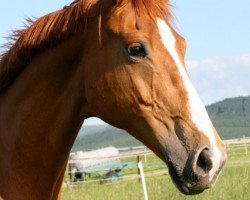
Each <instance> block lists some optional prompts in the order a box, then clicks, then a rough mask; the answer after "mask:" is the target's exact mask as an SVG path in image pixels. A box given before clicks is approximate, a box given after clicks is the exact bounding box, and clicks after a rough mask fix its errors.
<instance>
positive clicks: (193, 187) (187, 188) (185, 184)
mask: <svg viewBox="0 0 250 200" xmlns="http://www.w3.org/2000/svg"><path fill="white" fill-rule="evenodd" d="M169 174H170V177H171V178H172V180H173V182H174V184H175V186H176V187H177V188H178V190H179V191H180V192H181V193H182V194H185V195H197V194H200V193H202V192H203V191H204V190H206V189H209V188H210V187H211V186H212V185H210V184H209V185H204V184H201V183H199V181H198V182H193V183H191V182H190V181H188V180H187V181H183V178H182V177H181V176H180V175H178V173H176V172H175V171H174V170H173V169H170V168H169Z"/></svg>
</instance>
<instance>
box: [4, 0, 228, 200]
mask: <svg viewBox="0 0 250 200" xmlns="http://www.w3.org/2000/svg"><path fill="white" fill-rule="evenodd" d="M13 39H14V40H13V42H12V44H11V45H10V46H9V49H8V51H6V53H5V54H4V55H2V57H1V61H0V199H5V200H28V199H31V200H34V199H38V200H40V199H46V200H47V199H56V198H57V196H58V193H59V190H60V186H61V183H62V180H63V175H64V172H65V166H66V163H67V159H68V155H69V152H70V149H71V147H72V145H73V143H74V140H75V138H76V135H77V133H78V131H79V128H80V127H81V124H82V122H83V121H84V120H85V119H86V118H88V117H91V116H96V117H99V118H101V119H103V120H104V121H106V122H107V123H109V124H112V125H114V126H116V127H119V128H122V129H125V130H127V131H128V132H129V133H130V134H131V135H133V136H134V137H135V138H137V139H138V140H140V141H141V142H143V143H144V144H145V145H146V146H148V147H149V148H150V149H151V150H152V151H153V152H154V153H155V154H156V155H158V156H159V157H160V158H161V159H162V160H163V161H164V162H165V163H166V164H167V166H168V169H169V173H170V175H171V177H172V180H173V182H174V183H175V185H176V186H177V188H178V189H179V190H180V191H181V192H182V193H184V194H197V193H200V192H202V191H203V190H205V189H207V188H210V187H211V186H212V185H214V183H215V181H216V179H217V177H218V174H219V172H220V171H221V168H222V166H223V165H224V163H225V160H226V153H225V149H224V145H223V143H222V141H221V139H220V137H219V135H218V134H217V132H216V130H215V129H214V127H213V125H212V123H211V121H210V119H209V117H208V114H207V112H206V110H205V107H204V105H203V104H202V102H201V100H200V99H199V97H198V95H197V93H196V91H195V89H194V87H193V86H192V84H191V81H190V79H189V76H188V74H187V71H186V68H185V65H184V54H185V48H186V47H185V40H184V39H183V38H182V37H181V36H180V35H179V34H178V33H177V32H176V31H175V30H174V29H173V28H172V26H171V13H170V11H169V2H167V1H166V0H77V1H74V2H73V3H72V4H71V5H70V6H66V7H64V8H63V9H62V10H59V11H56V12H53V13H51V14H48V15H46V16H43V17H41V18H39V19H37V20H36V21H34V22H31V24H30V25H29V26H28V27H27V28H25V29H24V30H19V31H16V32H15V34H14V38H13Z"/></svg>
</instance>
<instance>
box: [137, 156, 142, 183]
mask: <svg viewBox="0 0 250 200" xmlns="http://www.w3.org/2000/svg"><path fill="white" fill-rule="evenodd" d="M136 158H137V166H138V169H137V173H138V176H139V182H140V181H141V178H140V175H141V173H140V168H139V162H140V156H139V155H137V156H136Z"/></svg>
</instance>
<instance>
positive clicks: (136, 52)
mask: <svg viewBox="0 0 250 200" xmlns="http://www.w3.org/2000/svg"><path fill="white" fill-rule="evenodd" d="M127 51H128V54H129V55H130V56H136V57H145V56H146V50H145V48H144V46H143V45H142V44H140V43H133V44H130V45H128V47H127Z"/></svg>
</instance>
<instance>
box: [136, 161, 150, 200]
mask: <svg viewBox="0 0 250 200" xmlns="http://www.w3.org/2000/svg"><path fill="white" fill-rule="evenodd" d="M138 168H139V170H140V175H141V182H142V187H143V193H144V199H145V200H148V191H147V186H146V181H145V177H144V172H143V166H142V162H141V161H139V163H138Z"/></svg>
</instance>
